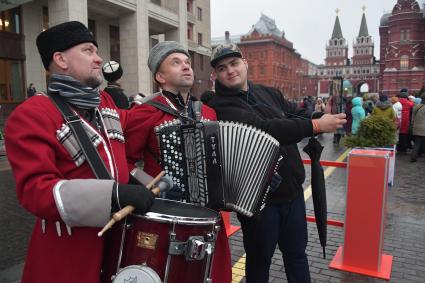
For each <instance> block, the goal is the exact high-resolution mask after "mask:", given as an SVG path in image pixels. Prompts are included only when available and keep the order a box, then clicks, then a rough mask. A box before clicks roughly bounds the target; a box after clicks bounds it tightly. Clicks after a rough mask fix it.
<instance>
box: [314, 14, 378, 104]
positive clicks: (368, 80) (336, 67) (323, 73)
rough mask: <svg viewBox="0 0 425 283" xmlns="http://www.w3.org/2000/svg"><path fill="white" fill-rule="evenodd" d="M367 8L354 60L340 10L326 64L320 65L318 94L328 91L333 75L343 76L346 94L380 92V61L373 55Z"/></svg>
mask: <svg viewBox="0 0 425 283" xmlns="http://www.w3.org/2000/svg"><path fill="white" fill-rule="evenodd" d="M364 9H365V8H363V15H362V18H361V22H360V29H359V33H358V35H357V37H356V38H355V40H354V42H353V56H352V57H351V60H350V59H349V57H348V44H347V41H346V39H345V38H344V36H343V34H342V29H341V24H340V21H339V17H338V10H337V16H336V18H335V24H334V27H333V31H332V36H331V38H330V39H329V40H328V42H327V44H326V58H325V65H320V66H319V72H318V77H319V81H318V84H319V94H318V95H319V96H324V97H326V96H328V95H329V93H330V88H331V81H332V78H333V77H342V78H343V80H344V83H343V85H344V86H343V88H344V92H345V93H347V94H357V95H359V94H361V93H362V92H372V93H375V92H379V89H380V86H379V63H378V62H377V61H376V60H375V56H374V55H373V51H374V42H373V39H372V37H371V36H370V35H369V32H368V28H367V22H366V16H365V13H364Z"/></svg>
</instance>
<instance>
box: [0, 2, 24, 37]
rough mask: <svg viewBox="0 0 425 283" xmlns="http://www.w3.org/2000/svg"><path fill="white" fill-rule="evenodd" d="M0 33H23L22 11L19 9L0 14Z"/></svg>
mask: <svg viewBox="0 0 425 283" xmlns="http://www.w3.org/2000/svg"><path fill="white" fill-rule="evenodd" d="M0 31H5V32H12V33H18V34H20V33H21V10H20V8H19V7H18V8H13V9H10V10H6V11H2V12H0Z"/></svg>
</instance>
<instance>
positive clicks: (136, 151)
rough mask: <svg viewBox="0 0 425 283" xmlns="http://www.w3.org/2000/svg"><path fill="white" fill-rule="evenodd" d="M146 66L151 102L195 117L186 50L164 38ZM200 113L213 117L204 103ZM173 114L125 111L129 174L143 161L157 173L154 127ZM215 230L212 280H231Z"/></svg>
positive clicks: (222, 240)
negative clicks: (155, 88) (152, 84)
mask: <svg viewBox="0 0 425 283" xmlns="http://www.w3.org/2000/svg"><path fill="white" fill-rule="evenodd" d="M148 65H149V69H150V70H151V72H152V74H153V76H154V79H155V81H156V82H157V83H158V84H159V86H160V88H161V92H160V93H157V94H155V95H156V97H155V98H154V99H153V101H155V102H158V103H161V104H162V105H164V106H166V107H168V108H170V109H172V110H173V111H176V112H177V113H179V114H180V115H182V116H186V117H191V118H196V117H195V116H196V115H197V114H196V113H195V110H194V108H195V107H194V104H195V101H196V98H195V97H193V96H191V95H190V89H191V88H192V86H193V80H194V77H193V70H192V67H191V60H190V55H189V53H188V51H187V50H186V49H185V48H184V47H183V46H181V45H180V44H179V43H177V42H174V41H164V42H160V43H158V44H157V45H156V46H154V47H153V48H152V50H151V51H150V53H149V59H148ZM201 116H202V117H203V118H205V119H209V120H216V119H217V118H216V114H215V112H214V110H212V109H211V108H209V107H208V106H206V105H202V106H201ZM174 119H176V117H175V116H174V115H171V114H169V113H166V112H164V111H162V110H160V109H158V108H157V107H154V106H152V105H149V104H142V105H136V106H134V107H133V108H132V109H130V111H129V113H128V124H127V126H126V129H125V133H124V134H125V137H126V152H127V160H128V166H129V169H130V171H131V174H132V175H133V176H134V177H136V178H137V179H139V180H140V181H141V178H142V177H143V172H142V170H141V169H140V168H138V167H137V166H136V164H137V163H139V164H140V161H143V163H144V168H143V170H144V171H145V172H146V173H147V174H149V175H151V176H155V175H157V174H158V173H159V172H160V171H161V170H162V168H161V165H160V164H159V162H158V159H159V144H158V140H157V138H156V136H155V133H154V128H155V127H156V126H158V125H160V124H162V123H163V122H165V121H170V120H174ZM171 193H172V194H173V198H174V199H177V198H179V191H178V189H177V190H174V188H173V191H172V192H171ZM221 224H222V225H221V230H220V232H219V233H218V238H217V241H216V250H215V254H214V264H213V269H212V280H213V282H220V283H227V282H231V280H232V274H231V258H230V249H229V245H228V239H227V236H226V231H225V227H224V225H223V223H221Z"/></svg>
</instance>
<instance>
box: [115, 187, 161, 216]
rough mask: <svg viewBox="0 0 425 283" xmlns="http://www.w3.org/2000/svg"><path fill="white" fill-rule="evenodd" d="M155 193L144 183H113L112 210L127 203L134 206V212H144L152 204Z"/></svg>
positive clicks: (118, 208) (116, 209)
mask: <svg viewBox="0 0 425 283" xmlns="http://www.w3.org/2000/svg"><path fill="white" fill-rule="evenodd" d="M154 199H155V195H154V194H153V193H152V192H151V191H150V190H148V189H147V188H146V187H145V186H144V185H128V184H115V185H114V188H113V190H112V209H111V210H112V212H116V211H118V210H120V209H121V208H124V207H125V206H127V205H132V206H134V207H135V209H134V213H136V214H145V213H146V212H147V211H149V209H150V207H151V206H152V204H153V200H154Z"/></svg>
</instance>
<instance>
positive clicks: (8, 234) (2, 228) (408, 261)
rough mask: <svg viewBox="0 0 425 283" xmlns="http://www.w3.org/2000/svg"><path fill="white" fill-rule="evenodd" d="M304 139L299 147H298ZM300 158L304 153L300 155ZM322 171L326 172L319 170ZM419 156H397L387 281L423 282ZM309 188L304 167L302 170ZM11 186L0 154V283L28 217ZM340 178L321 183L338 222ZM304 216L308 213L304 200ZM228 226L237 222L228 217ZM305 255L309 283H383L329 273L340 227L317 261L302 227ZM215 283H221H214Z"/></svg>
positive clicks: (8, 278) (16, 263)
mask: <svg viewBox="0 0 425 283" xmlns="http://www.w3.org/2000/svg"><path fill="white" fill-rule="evenodd" d="M320 139H321V142H322V143H323V144H324V145H325V149H324V152H323V155H322V159H328V160H336V158H337V157H338V156H339V155H340V154H341V153H343V152H344V151H345V148H344V147H342V146H339V147H338V146H333V145H332V136H331V135H323V136H322V137H321V138H320ZM303 145H305V141H304V142H302V143H301V144H300V148H301V147H302V146H303ZM303 156H304V155H303ZM325 169H326V168H325ZM424 171H425V157H424V158H419V159H418V162H416V163H410V162H409V156H408V155H406V154H397V159H396V177H395V183H394V186H393V187H391V188H390V189H389V193H388V200H387V218H386V225H385V244H384V252H385V253H387V254H390V255H392V256H394V260H393V269H392V273H391V280H390V282H397V283H398V282H418V283H419V282H421V283H422V282H425V182H424V176H425V174H424V173H425V172H424ZM306 173H307V178H306V183H305V184H304V186H305V187H308V185H309V178H310V177H309V175H310V174H309V167H306ZM14 187H15V183H14V181H13V176H12V173H11V171H10V169H9V167H8V165H7V162H6V160H5V157H1V156H0V283H11V282H19V279H20V274H21V272H22V267H23V261H24V258H25V254H26V248H27V243H28V240H29V237H30V233H31V230H32V226H33V223H34V217H33V216H31V215H30V214H29V213H28V212H26V211H25V210H24V209H22V208H21V207H20V206H19V204H18V202H17V200H16V195H15V189H14ZM345 190H346V175H345V169H336V170H335V171H334V172H333V174H331V175H330V176H329V177H328V179H327V198H328V215H329V216H328V217H329V218H331V219H336V220H341V221H343V220H344V212H345V211H344V209H345ZM306 206H307V214H308V215H313V211H312V208H313V206H312V201H311V199H309V200H307V202H306ZM232 223H233V224H234V225H237V224H238V222H237V219H236V217H234V215H232ZM308 233H309V242H308V247H307V254H308V259H309V265H310V272H311V277H312V281H313V282H384V281H383V280H378V279H373V278H370V277H366V276H362V275H357V274H351V273H348V272H342V271H337V270H332V269H329V267H328V265H329V262H330V261H331V259H332V258H333V256H334V255H335V252H336V250H337V248H338V247H339V246H340V245H342V244H343V234H344V231H343V228H341V227H333V226H328V243H327V248H326V254H327V257H326V259H323V257H322V248H321V247H320V244H319V239H318V235H317V230H316V225H315V224H314V223H309V224H308ZM230 245H231V251H232V262H233V264H234V268H233V271H234V274H233V282H245V279H244V268H245V266H244V260H243V258H242V259H241V257H242V256H243V255H244V249H243V244H242V233H241V232H237V233H235V234H234V235H233V236H231V237H230ZM270 282H286V277H285V272H284V267H283V261H282V257H281V255H280V252H279V250H276V253H275V255H274V257H273V262H272V266H271V268H270ZM219 283H221V282H219Z"/></svg>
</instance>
